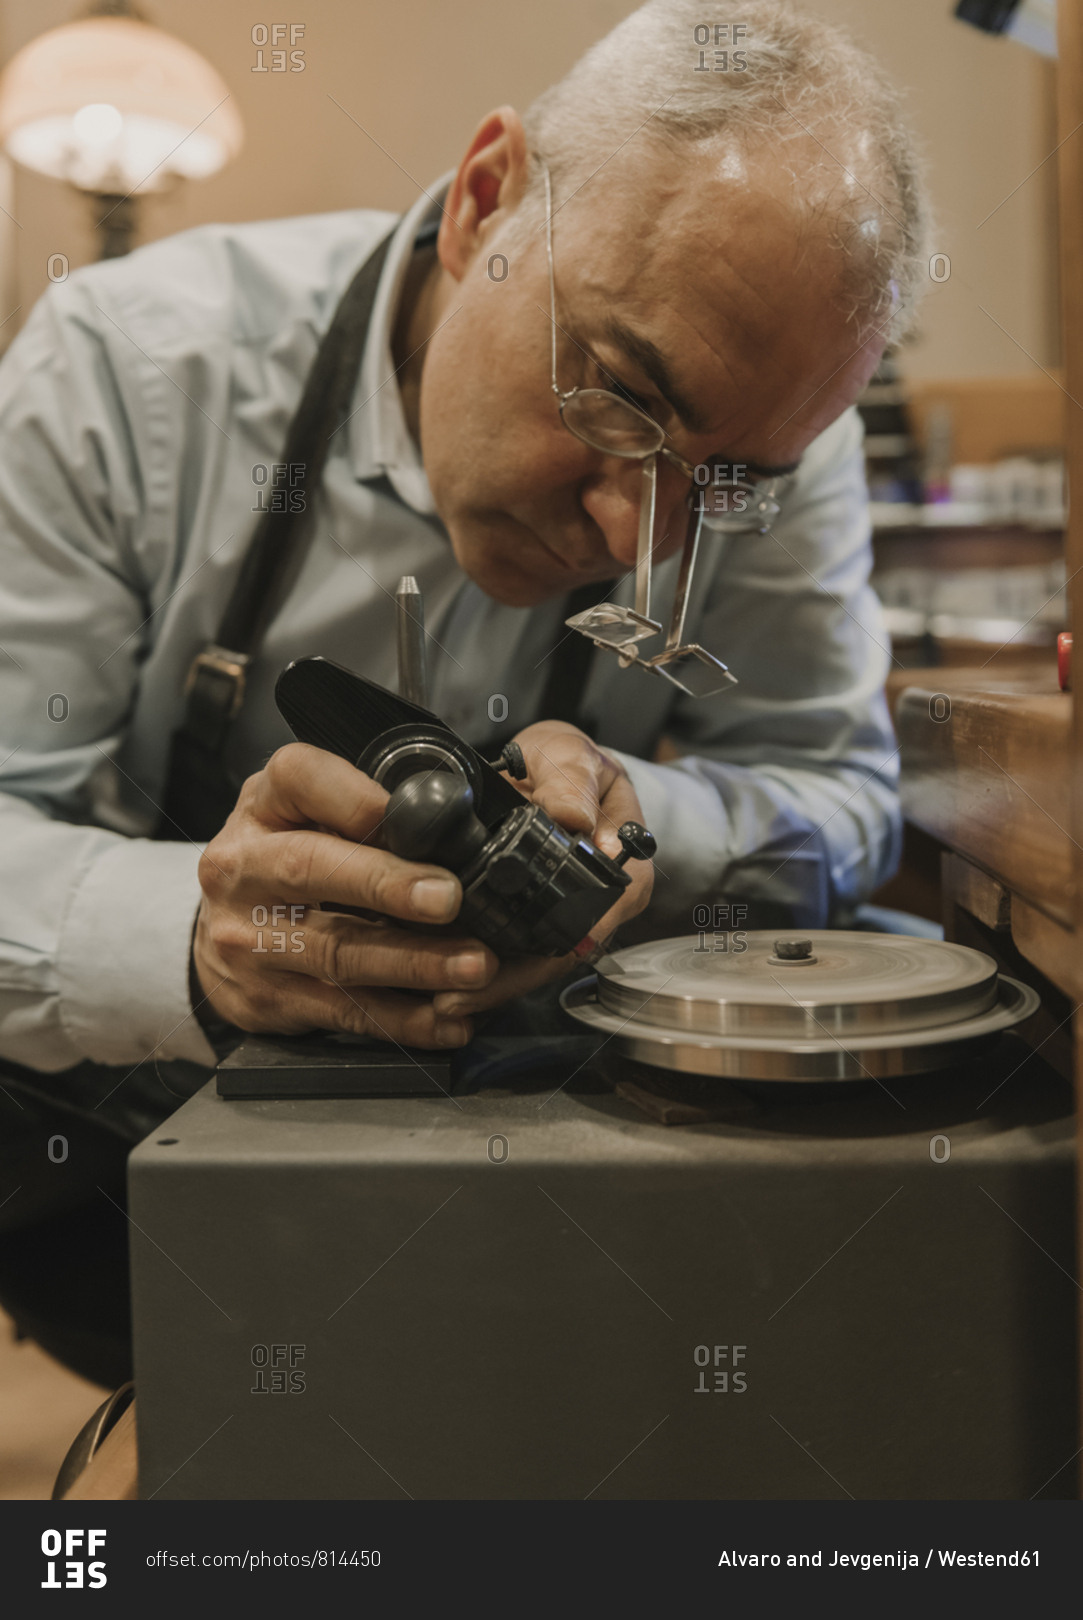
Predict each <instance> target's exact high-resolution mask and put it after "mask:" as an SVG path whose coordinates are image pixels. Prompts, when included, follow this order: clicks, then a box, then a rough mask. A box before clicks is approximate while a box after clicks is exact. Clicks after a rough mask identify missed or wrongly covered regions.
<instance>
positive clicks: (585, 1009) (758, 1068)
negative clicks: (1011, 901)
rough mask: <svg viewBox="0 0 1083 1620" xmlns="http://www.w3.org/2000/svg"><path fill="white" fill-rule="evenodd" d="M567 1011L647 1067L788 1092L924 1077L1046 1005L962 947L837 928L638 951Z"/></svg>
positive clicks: (664, 943) (661, 943) (625, 954)
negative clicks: (772, 1084) (785, 1084)
mask: <svg viewBox="0 0 1083 1620" xmlns="http://www.w3.org/2000/svg"><path fill="white" fill-rule="evenodd" d="M720 941H721V943H719V942H720ZM561 1002H562V1005H563V1006H564V1008H565V1010H566V1011H567V1012H569V1013H570V1014H571V1015H572V1017H573V1018H576V1019H578V1020H579V1022H580V1023H582V1024H585V1025H587V1027H588V1028H590V1029H592V1030H596V1031H597V1032H598V1033H599V1034H604V1035H605V1036H607V1037H610V1038H613V1039H614V1041H615V1044H616V1046H617V1050H618V1051H620V1052H622V1053H623V1054H624V1055H625V1056H627V1057H630V1058H634V1059H636V1060H637V1061H638V1062H640V1063H646V1064H649V1065H650V1066H651V1067H654V1068H661V1069H668V1070H670V1071H674V1070H676V1071H678V1072H681V1073H686V1074H701V1075H703V1074H706V1075H717V1076H719V1078H724V1079H744V1080H786V1081H794V1080H810V1081H815V1080H870V1079H871V1080H875V1079H880V1078H883V1079H887V1078H888V1077H889V1076H892V1075H906V1074H923V1073H927V1072H928V1071H930V1070H933V1069H939V1068H943V1067H944V1066H945V1065H946V1064H948V1063H951V1062H954V1061H956V1060H958V1059H959V1058H960V1057H962V1056H964V1055H969V1052H968V1051H967V1046H968V1043H971V1042H978V1041H981V1040H982V1039H983V1038H986V1037H989V1036H993V1035H997V1034H999V1033H1000V1032H1001V1031H1003V1030H1006V1029H1011V1028H1012V1026H1013V1025H1015V1024H1018V1023H1021V1022H1022V1021H1023V1020H1024V1019H1026V1018H1029V1017H1030V1016H1031V1014H1032V1013H1034V1012H1036V1011H1037V1009H1038V1006H1039V1005H1040V1002H1039V997H1038V996H1037V994H1036V993H1035V991H1033V990H1031V989H1030V988H1029V986H1027V985H1024V984H1020V983H1019V982H1018V981H1017V980H1015V979H1009V978H1008V977H1007V976H1006V975H1004V974H1000V973H998V972H997V966H996V963H995V962H994V961H993V959H992V957H989V956H986V955H985V954H984V952H982V951H976V950H972V949H971V948H970V947H969V946H967V945H956V944H953V943H951V942H950V941H943V940H931V939H917V938H913V937H911V936H910V935H905V934H871V933H862V932H856V931H855V932H852V933H851V932H846V931H843V930H839V931H835V930H832V929H819V930H812V931H810V932H808V933H805V934H800V935H792V936H791V935H783V936H780V935H778V934H775V933H773V932H770V933H769V932H766V931H755V930H753V931H749V932H747V933H732V934H723V935H710V934H700V935H692V936H691V937H687V938H681V939H665V940H654V941H651V942H649V943H648V944H645V945H634V946H632V947H631V948H630V949H628V950H624V951H615V952H614V953H613V954H612V955H610V956H604V957H602V959H601V961H600V962H599V963H598V967H597V977H596V978H591V979H583V980H580V982H579V983H578V984H574V985H571V986H570V987H569V988H568V989H567V990H565V992H564V994H563V996H562V997H561Z"/></svg>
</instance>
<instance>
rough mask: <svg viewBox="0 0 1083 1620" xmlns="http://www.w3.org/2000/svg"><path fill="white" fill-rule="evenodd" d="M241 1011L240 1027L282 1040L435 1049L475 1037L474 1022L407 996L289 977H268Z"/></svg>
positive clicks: (280, 974) (389, 991)
mask: <svg viewBox="0 0 1083 1620" xmlns="http://www.w3.org/2000/svg"><path fill="white" fill-rule="evenodd" d="M236 1012H237V1016H235V1017H233V1018H232V1019H231V1022H233V1023H235V1024H237V1026H238V1028H240V1029H248V1030H253V1031H259V1032H260V1033H267V1034H277V1035H302V1034H307V1033H308V1032H309V1031H310V1030H315V1029H325V1030H332V1031H334V1032H336V1033H341V1034H351V1035H366V1036H368V1037H370V1038H371V1039H374V1040H382V1041H390V1042H392V1043H394V1044H395V1045H398V1046H420V1047H425V1048H427V1049H433V1050H440V1049H447V1048H449V1047H459V1046H465V1045H466V1043H467V1042H468V1041H469V1040H470V1039H471V1036H472V1035H473V1025H472V1024H471V1022H470V1020H469V1018H466V1017H464V1016H461V1015H453V1014H447V1013H437V1011H436V1009H435V1007H434V1005H433V1003H432V1002H431V1001H429V1000H421V999H419V998H417V997H414V996H411V995H409V994H407V993H406V992H405V991H395V990H376V989H371V990H370V989H356V990H355V989H348V988H345V987H338V986H335V985H330V984H322V983H320V982H319V981H318V980H316V979H305V978H299V977H295V976H294V975H291V974H284V973H268V974H265V975H263V978H262V980H261V982H260V985H259V989H258V991H257V992H256V993H255V994H253V993H249V994H248V995H247V996H246V997H245V998H244V1000H243V1002H240V1003H239V1005H238V1007H237V1009H236ZM226 1016H227V1017H229V1014H228V1013H227V1014H226Z"/></svg>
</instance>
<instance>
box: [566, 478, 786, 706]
mask: <svg viewBox="0 0 1083 1620" xmlns="http://www.w3.org/2000/svg"><path fill="white" fill-rule="evenodd" d="M705 470H706V471H708V472H711V471H712V470H711V469H705ZM717 470H718V471H726V470H727V469H721V468H720V469H717ZM697 471H698V469H697ZM657 489H658V457H657V455H651V456H648V457H647V458H646V459H645V460H644V461H643V487H642V490H641V492H640V506H639V539H638V545H637V550H636V571H635V607H634V608H630V607H624V606H622V605H621V604H620V603H617V602H599V603H598V604H597V605H596V606H594V607H592V608H588V609H587V610H586V612H585V613H576V614H575V615H574V616H573V617H572V618H570V619H566V620H565V623H566V624H567V625H568V627H569V629H572V630H577V631H579V633H580V634H581V635H584V636H587V637H588V639H589V640H591V641H593V642H594V644H595V646H597V647H604V648H607V649H608V650H609V651H611V652H615V653H616V654H617V657H618V658H619V659H620V663H621V668H622V669H628V668H630V667H631V665H633V664H638V665H639V666H640V668H641V669H646V670H649V671H650V673H651V674H652V675H658V676H660V677H661V679H662V680H665V681H669V683H670V684H671V685H672V686H675V687H677V689H678V691H681V692H684V693H686V694H687V695H688V696H689V697H697V698H699V697H712V696H714V695H715V694H716V693H718V692H724V691H725V690H726V688H727V687H730V686H736V685H737V677H736V676H735V675H733V674H731V672H730V671H729V669H728V668H727V667H726V665H725V664H724V663H722V661H721V659H718V658H716V657H715V655H714V654H713V653H711V652H708V650H707V648H706V647H702V646H700V644H699V643H698V642H695V641H689V642H686V641H685V639H684V627H685V620H686V618H687V616H688V601H689V596H690V593H691V586H692V579H693V575H694V573H695V567H696V558H697V556H698V553H699V545H700V539H701V537H702V534H703V531H704V529H707V530H709V531H713V532H715V533H720V534H725V533H726V532H748V531H749V530H750V529H761V530H766V528H767V526H768V524H769V523H770V522H771V521H772V520H773V518H774V517H775V516H776V515H777V513H778V511H779V504H778V501H777V499H776V498H775V488H774V484H773V483H772V484H770V485H766V486H762V487H757V486H755V485H750V484H748V483H746V482H745V481H744V480H742V479H740V478H736V479H735V478H732V477H715V476H712V477H711V478H710V479H709V481H708V482H707V483H706V484H705V485H702V484H700V483H699V482H698V481H697V482H695V483H694V484H693V488H692V491H691V493H690V495H689V498H688V520H687V524H686V528H685V537H684V549H683V550H682V552H681V561H680V567H679V570H678V573H677V585H676V589H675V591H674V595H673V607H672V609H671V612H670V619H669V626H668V628H667V629H666V631H665V642H664V643H663V646H662V650H661V651H660V652H657V653H654V654H653V655H649V656H648V655H647V654H646V653H645V651H644V650H643V648H642V647H641V645H640V644H641V643H643V642H646V641H650V640H653V638H654V637H655V636H659V635H661V634H662V631H663V626H662V624H661V622H660V621H659V620H657V619H655V618H653V617H652V616H651V585H652V553H653V544H654V519H655V505H656V500H657Z"/></svg>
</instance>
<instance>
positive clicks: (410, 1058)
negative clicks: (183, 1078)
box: [217, 1035, 452, 1097]
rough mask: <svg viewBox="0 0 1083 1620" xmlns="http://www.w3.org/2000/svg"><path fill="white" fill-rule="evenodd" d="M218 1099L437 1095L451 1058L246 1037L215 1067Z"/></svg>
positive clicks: (310, 1039) (352, 1042)
mask: <svg viewBox="0 0 1083 1620" xmlns="http://www.w3.org/2000/svg"><path fill="white" fill-rule="evenodd" d="M217 1079H218V1095H219V1096H220V1097H437V1096H445V1097H446V1096H448V1095H449V1094H450V1092H451V1089H452V1084H451V1059H450V1056H449V1055H447V1054H445V1053H443V1052H428V1051H423V1050H421V1049H417V1048H413V1047H407V1046H392V1045H389V1044H387V1043H386V1042H383V1041H367V1040H365V1039H364V1038H363V1037H361V1036H354V1035H302V1036H296V1037H294V1036H287V1035H250V1036H249V1037H248V1039H247V1040H245V1041H242V1042H241V1044H240V1046H238V1047H237V1048H236V1049H235V1050H234V1051H232V1052H231V1053H230V1054H229V1056H228V1057H227V1058H224V1059H223V1060H222V1062H221V1063H220V1064H219V1065H218V1075H217Z"/></svg>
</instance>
